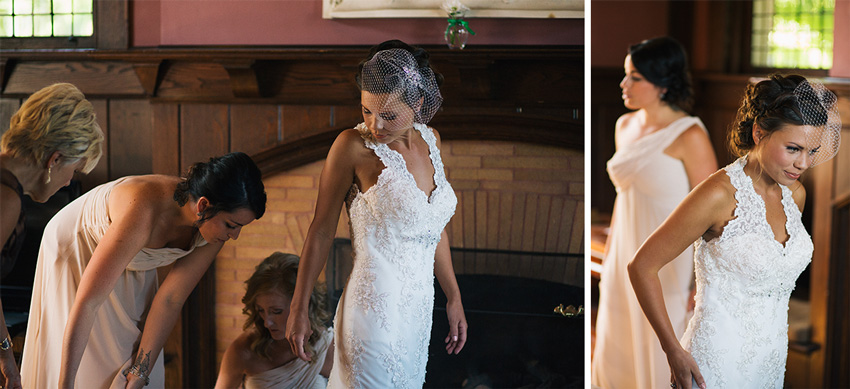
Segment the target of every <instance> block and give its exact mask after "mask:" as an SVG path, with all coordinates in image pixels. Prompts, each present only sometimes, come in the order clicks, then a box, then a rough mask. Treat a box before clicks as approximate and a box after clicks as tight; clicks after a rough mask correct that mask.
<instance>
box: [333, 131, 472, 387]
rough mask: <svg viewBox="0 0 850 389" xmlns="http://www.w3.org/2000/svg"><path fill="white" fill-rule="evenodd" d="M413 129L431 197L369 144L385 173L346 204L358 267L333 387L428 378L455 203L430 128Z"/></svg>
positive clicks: (343, 315)
mask: <svg viewBox="0 0 850 389" xmlns="http://www.w3.org/2000/svg"><path fill="white" fill-rule="evenodd" d="M359 126H363V124H360V125H359ZM414 128H415V129H416V130H417V131H419V133H420V134H421V135H422V138H423V139H424V140H425V142H426V143H427V144H428V149H429V154H430V159H431V163H432V164H433V166H434V177H433V179H434V183H435V184H436V188H435V189H434V190H433V191H432V192H431V194H430V195H428V194H426V193H424V192H423V191H422V190H421V189H419V187H418V186H417V185H416V180H415V179H414V177H413V175H412V174H411V173H410V172H409V171H408V170H407V164H406V163H405V161H404V158H403V157H402V155H401V154H399V153H398V152H396V151H394V150H392V149H390V148H389V147H388V146H387V145H386V144H381V143H376V142H373V141H371V140H368V139H367V140H365V145H366V147H368V148H369V149H371V150H373V151H374V152H375V155H377V156H378V158H379V159H380V160H381V162H382V163H383V164H384V166H385V168H384V170H383V171H381V173H380V175H379V176H378V181H377V183H376V184H375V185H374V186H372V187H370V188H369V189H368V190H367V191H366V192H360V190H359V189H358V188H357V187H356V186H352V190H351V191H350V193H349V198H348V200H347V204H349V206H348V212H349V217H350V219H351V239H352V246H353V249H354V266H353V269H352V272H351V276H350V277H349V280H348V283H347V285H346V287H345V291H344V293H343V296H342V298H341V301H340V305H339V308H338V310H337V315H336V317H335V319H334V322H335V324H334V328H335V330H336V339H339V341H338V342H337V343H336V345H337V347H338V348H339V349H338V351H337V352H336V353H335V354H334V356H335V360H334V371H333V372H332V373H331V377H330V384H329V386H330V387H336V386H340V387H355V388H356V387H396V388H405V387H411V388H412V387H421V386H422V383H423V382H424V380H425V365H426V363H427V361H428V344H429V340H430V333H431V320H432V312H433V306H434V253H435V250H436V247H437V243H439V241H440V235H441V233H442V231H443V229H444V228H445V226H446V224H447V223H448V222H449V219H451V217H452V215H453V214H454V211H455V207H456V205H457V197H456V196H455V194H454V191H453V190H452V188H451V186H450V185H449V183H448V181H446V177H445V171H444V167H443V162H442V159H441V158H440V150H439V149H438V148H437V145H436V137H435V136H434V134H433V132H432V130H431V129H430V128H428V127H427V126H425V125H422V124H415V125H414Z"/></svg>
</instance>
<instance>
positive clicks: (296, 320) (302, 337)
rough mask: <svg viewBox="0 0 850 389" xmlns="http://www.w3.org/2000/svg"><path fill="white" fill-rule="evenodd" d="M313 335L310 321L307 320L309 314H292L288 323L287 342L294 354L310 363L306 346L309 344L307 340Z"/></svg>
mask: <svg viewBox="0 0 850 389" xmlns="http://www.w3.org/2000/svg"><path fill="white" fill-rule="evenodd" d="M312 334H313V330H311V329H310V319H308V318H307V313H306V312H304V313H303V314H296V313H295V312H290V314H289V319H288V320H287V321H286V340H288V341H289V346H290V347H292V353H293V354H295V356H297V357H298V358H301V359H303V360H305V361H308V362H309V361H310V354H308V353H307V352H306V351H305V350H304V345H305V344H307V340H309V339H310V335H312Z"/></svg>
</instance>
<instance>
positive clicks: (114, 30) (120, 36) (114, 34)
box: [0, 0, 129, 50]
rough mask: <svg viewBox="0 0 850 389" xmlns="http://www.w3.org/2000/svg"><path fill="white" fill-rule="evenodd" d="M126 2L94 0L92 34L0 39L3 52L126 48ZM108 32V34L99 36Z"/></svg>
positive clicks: (119, 0)
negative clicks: (7, 50) (102, 32)
mask: <svg viewBox="0 0 850 389" xmlns="http://www.w3.org/2000/svg"><path fill="white" fill-rule="evenodd" d="M128 1H129V0H94V2H93V4H92V13H93V14H94V33H93V34H92V36H85V37H12V38H0V46H2V47H3V49H4V50H6V49H11V50H17V49H127V48H128V47H129V32H128V31H129V27H128V26H129V21H128V15H129V12H128ZM101 31H108V32H109V33H108V34H101V33H100V32H101Z"/></svg>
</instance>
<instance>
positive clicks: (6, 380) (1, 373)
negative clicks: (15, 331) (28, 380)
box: [0, 349, 21, 389]
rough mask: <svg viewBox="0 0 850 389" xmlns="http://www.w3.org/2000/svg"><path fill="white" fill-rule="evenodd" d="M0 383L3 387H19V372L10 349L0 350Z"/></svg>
mask: <svg viewBox="0 0 850 389" xmlns="http://www.w3.org/2000/svg"><path fill="white" fill-rule="evenodd" d="M0 383H2V384H3V385H2V388H3V389H7V388H8V389H21V374H20V373H19V372H18V365H16V364H15V356H14V354H13V353H12V349H9V350H6V351H0Z"/></svg>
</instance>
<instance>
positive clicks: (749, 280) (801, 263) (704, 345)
mask: <svg viewBox="0 0 850 389" xmlns="http://www.w3.org/2000/svg"><path fill="white" fill-rule="evenodd" d="M746 163H747V157H746V156H744V157H741V158H740V159H738V160H737V161H735V162H733V163H732V164H730V165H729V166H727V167H725V168H724V169H725V170H726V174H727V175H728V176H729V180H730V181H731V182H732V185H733V186H734V187H735V200H736V202H737V206H736V209H735V213H734V218H733V219H732V220H730V221H729V223H728V224H727V225H726V226H725V227H724V228H723V232H722V233H721V235H720V236H719V237H717V238H714V239H712V240H711V241H708V242H706V241H705V240H704V239H702V238H700V239H699V240H697V243H696V256H695V259H694V260H695V264H696V286H697V292H696V308H695V309H694V316H693V318H691V321H690V323H688V328H687V330H686V331H685V335H684V337H683V338H682V346H683V347H684V348H685V349H686V350H688V351H689V352H690V353H691V355H692V356H693V357H694V360H695V361H696V363H697V365H698V366H699V369H700V373H702V376H703V378H705V382H706V385H707V387H709V388H782V387H783V383H784V382H783V381H784V378H785V361H786V359H787V357H788V302H789V299H790V297H791V292H792V291H793V290H794V284H795V282H796V281H797V277H799V276H800V273H802V272H803V270H805V268H806V266H808V264H809V262H811V258H812V251H813V249H814V246H813V245H812V239H811V237H810V236H809V234H808V232H806V229H805V227H803V223H802V221H801V220H800V215H801V213H800V209H799V208H798V207H797V204H796V203H795V202H794V198H793V197H792V192H791V190H790V189H789V188H788V187H785V186H782V185H780V188H781V190H782V208H783V210H784V211H785V219H786V221H785V230H786V231H787V233H788V239H787V241H786V242H785V244H784V245H783V244H782V243H780V242H779V241H777V240H776V239H775V237H774V233H773V230H772V229H771V227H770V224H768V222H767V218H766V209H765V203H764V199H763V198H762V197H761V196H760V195H759V194H758V193H756V191H755V189H754V188H753V182H752V180H751V179H750V177H749V176H747V175H746V173H745V172H744V166H745V165H746Z"/></svg>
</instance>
